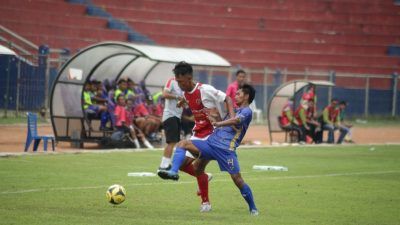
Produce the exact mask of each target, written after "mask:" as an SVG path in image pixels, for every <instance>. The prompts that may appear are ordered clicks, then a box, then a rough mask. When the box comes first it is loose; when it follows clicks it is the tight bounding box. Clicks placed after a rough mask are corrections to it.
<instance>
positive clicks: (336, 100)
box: [331, 98, 339, 103]
mask: <svg viewBox="0 0 400 225" xmlns="http://www.w3.org/2000/svg"><path fill="white" fill-rule="evenodd" d="M332 102H339V100H338V99H337V98H332V100H331V103H332Z"/></svg>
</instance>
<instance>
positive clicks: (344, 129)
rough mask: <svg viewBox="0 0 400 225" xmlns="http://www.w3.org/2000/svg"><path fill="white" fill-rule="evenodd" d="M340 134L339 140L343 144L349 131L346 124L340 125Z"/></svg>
mask: <svg viewBox="0 0 400 225" xmlns="http://www.w3.org/2000/svg"><path fill="white" fill-rule="evenodd" d="M339 131H340V135H339V139H338V140H337V143H338V144H341V143H342V142H343V139H344V137H346V135H347V133H348V132H349V128H347V127H346V126H340V127H339Z"/></svg>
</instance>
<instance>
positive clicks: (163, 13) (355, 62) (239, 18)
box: [93, 0, 400, 74]
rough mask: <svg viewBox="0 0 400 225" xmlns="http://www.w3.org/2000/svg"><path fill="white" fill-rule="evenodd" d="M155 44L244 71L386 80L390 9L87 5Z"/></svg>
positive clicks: (98, 0)
mask: <svg viewBox="0 0 400 225" xmlns="http://www.w3.org/2000/svg"><path fill="white" fill-rule="evenodd" d="M93 2H94V3H95V4H97V5H98V6H100V7H103V8H105V9H106V10H107V12H109V13H111V14H112V15H113V16H116V17H118V18H121V19H122V20H124V21H126V22H127V23H128V24H129V25H130V26H131V27H133V28H134V29H135V30H137V31H139V32H141V33H144V34H146V35H148V36H149V37H150V38H152V39H153V40H154V41H155V42H156V43H157V44H162V45H174V46H181V47H197V48H206V49H210V50H212V51H215V52H217V53H219V54H221V55H222V56H224V57H226V58H227V59H229V60H230V61H231V62H232V63H233V64H234V65H240V66H242V67H250V68H263V67H264V66H268V67H270V68H288V69H290V70H304V69H305V68H309V69H315V70H335V71H338V72H352V73H369V74H391V73H393V71H396V70H398V68H399V59H398V58H395V57H389V56H388V55H387V52H388V47H389V46H390V45H391V44H399V43H400V40H399V38H398V37H399V35H400V29H399V28H400V15H399V14H398V12H399V11H400V8H399V7H396V6H395V5H394V3H393V1H389V0H378V1H373V2H372V1H364V0H363V1H355V0H331V1H316V0H313V1H304V0H302V1H278V0H251V1H247V0H246V1H245V0H234V1H228V0H223V1H211V0H207V1H195V0H192V1H183V0H179V1H161V0H149V1H134V2H132V1H128V0H116V1H113V2H109V1H107V0H93Z"/></svg>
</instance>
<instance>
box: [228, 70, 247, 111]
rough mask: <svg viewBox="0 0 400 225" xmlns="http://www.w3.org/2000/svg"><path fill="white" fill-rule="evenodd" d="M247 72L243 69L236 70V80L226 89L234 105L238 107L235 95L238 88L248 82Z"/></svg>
mask: <svg viewBox="0 0 400 225" xmlns="http://www.w3.org/2000/svg"><path fill="white" fill-rule="evenodd" d="M246 75H247V74H246V72H245V71H244V70H242V69H240V70H238V71H237V72H236V80H235V81H234V82H233V83H231V84H229V86H228V88H227V89H226V95H227V96H229V97H230V98H231V99H232V103H233V107H235V108H237V107H238V106H237V104H236V100H235V95H236V92H237V90H238V89H239V88H240V87H241V86H242V85H243V84H244V83H245V82H246Z"/></svg>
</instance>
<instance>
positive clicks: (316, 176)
mask: <svg viewBox="0 0 400 225" xmlns="http://www.w3.org/2000/svg"><path fill="white" fill-rule="evenodd" d="M389 173H400V171H397V170H391V171H376V172H354V173H331V174H319V175H303V176H281V177H255V178H246V180H287V179H312V178H321V177H340V176H358V175H378V174H389ZM227 176H228V175H227ZM212 182H232V181H231V179H213V180H212ZM194 183H195V181H179V182H151V183H139V184H129V185H124V186H126V187H131V186H151V185H180V184H194ZM107 187H108V186H107V185H101V186H84V187H60V188H36V189H26V190H18V191H3V192H0V195H6V194H23V193H32V192H44V191H46V192H48V191H73V190H85V189H100V188H107Z"/></svg>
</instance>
